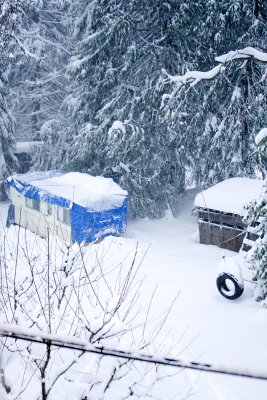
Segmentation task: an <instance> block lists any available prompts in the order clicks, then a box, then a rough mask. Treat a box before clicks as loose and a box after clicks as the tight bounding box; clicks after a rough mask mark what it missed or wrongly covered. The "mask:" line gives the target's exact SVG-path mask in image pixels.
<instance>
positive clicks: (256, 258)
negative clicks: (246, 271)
mask: <svg viewBox="0 0 267 400" xmlns="http://www.w3.org/2000/svg"><path fill="white" fill-rule="evenodd" d="M244 220H245V222H246V223H247V224H248V232H249V233H251V234H256V235H257V236H258V239H257V240H256V241H255V244H253V246H252V247H251V249H250V250H249V251H248V253H247V254H246V256H245V257H246V260H247V261H248V262H249V264H250V265H251V269H252V271H253V280H254V281H255V282H256V289H255V292H254V297H255V298H256V300H257V301H262V302H263V305H264V306H267V301H266V300H267V182H266V184H265V185H264V187H263V190H262V194H261V195H260V197H259V199H257V200H256V201H254V202H252V203H251V204H250V205H249V206H248V209H247V213H246V215H245V217H244Z"/></svg>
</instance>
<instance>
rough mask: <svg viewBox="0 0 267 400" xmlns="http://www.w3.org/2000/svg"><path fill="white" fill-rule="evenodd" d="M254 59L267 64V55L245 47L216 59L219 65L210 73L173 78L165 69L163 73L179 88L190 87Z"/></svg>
mask: <svg viewBox="0 0 267 400" xmlns="http://www.w3.org/2000/svg"><path fill="white" fill-rule="evenodd" d="M248 59H254V60H256V61H259V62H263V63H267V53H264V52H262V51H259V50H256V49H254V48H253V47H245V48H244V49H241V50H235V51H229V52H228V53H226V54H223V55H221V56H218V57H215V61H217V62H218V63H219V64H218V65H216V66H215V67H214V68H212V69H210V70H209V71H187V72H186V73H185V74H184V75H176V76H172V75H169V74H168V73H167V71H166V70H165V69H163V73H164V74H165V75H167V77H168V80H169V81H170V82H174V83H176V84H177V85H178V87H181V86H185V85H186V84H190V86H194V85H196V84H197V83H198V82H200V81H203V80H211V79H214V78H216V77H217V76H218V75H219V74H220V73H221V72H222V71H224V70H225V68H226V65H227V64H228V63H230V62H232V61H236V60H248Z"/></svg>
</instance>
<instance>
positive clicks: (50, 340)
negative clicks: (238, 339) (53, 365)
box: [0, 324, 267, 380]
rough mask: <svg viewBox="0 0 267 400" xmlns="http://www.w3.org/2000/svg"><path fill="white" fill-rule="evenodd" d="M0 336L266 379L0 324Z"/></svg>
mask: <svg viewBox="0 0 267 400" xmlns="http://www.w3.org/2000/svg"><path fill="white" fill-rule="evenodd" d="M0 336H3V337H9V338H14V339H20V340H25V341H29V342H33V343H40V344H49V345H50V346H56V347H61V348H65V349H72V350H79V351H82V352H89V353H94V354H99V355H104V356H111V357H116V358H124V359H129V360H134V361H143V362H146V363H153V364H159V365H167V366H170V367H178V368H188V369H194V370H197V371H206V372H216V373H220V374H226V375H233V376H242V377H246V378H256V379H263V380H266V379H267V374H266V371H252V370H249V369H240V368H232V367H230V368H229V367H226V366H223V365H211V364H206V363H201V362H195V361H184V360H180V359H176V358H168V357H161V356H157V355H155V354H146V353H140V352H137V351H134V352H133V351H125V350H121V349H114V348H109V347H106V346H95V345H92V344H91V343H89V342H88V341H86V340H84V339H80V338H75V337H69V336H65V335H63V336H62V335H58V334H47V333H43V332H39V331H36V332H34V331H33V330H32V329H28V328H26V329H25V328H22V327H19V326H17V325H12V324H0Z"/></svg>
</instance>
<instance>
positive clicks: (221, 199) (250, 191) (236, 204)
mask: <svg viewBox="0 0 267 400" xmlns="http://www.w3.org/2000/svg"><path fill="white" fill-rule="evenodd" d="M263 184H264V181H263V180H261V179H250V178H230V179H226V180H225V181H222V182H220V183H217V184H216V185H214V186H212V187H210V188H208V189H206V190H204V191H202V192H200V193H198V195H197V196H196V198H195V203H194V204H195V206H196V207H202V208H209V209H212V210H218V211H223V212H227V213H233V214H239V215H241V216H243V215H244V214H245V208H244V207H245V205H246V204H248V203H250V202H251V201H253V200H255V199H257V198H258V197H259V195H260V193H261V191H262V188H263Z"/></svg>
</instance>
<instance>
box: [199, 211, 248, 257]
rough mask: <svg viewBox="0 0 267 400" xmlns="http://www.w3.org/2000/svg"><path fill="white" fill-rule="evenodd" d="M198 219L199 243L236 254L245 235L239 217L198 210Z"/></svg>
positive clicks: (219, 212) (244, 226)
mask: <svg viewBox="0 0 267 400" xmlns="http://www.w3.org/2000/svg"><path fill="white" fill-rule="evenodd" d="M198 219H199V238H200V243H202V244H212V245H216V246H218V247H221V248H223V249H228V250H232V251H236V252H238V251H239V250H240V248H241V246H242V243H243V239H244V237H245V234H246V225H245V224H244V223H243V221H242V218H241V217H240V215H237V214H231V213H223V212H221V211H217V210H208V209H203V208H199V209H198Z"/></svg>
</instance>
